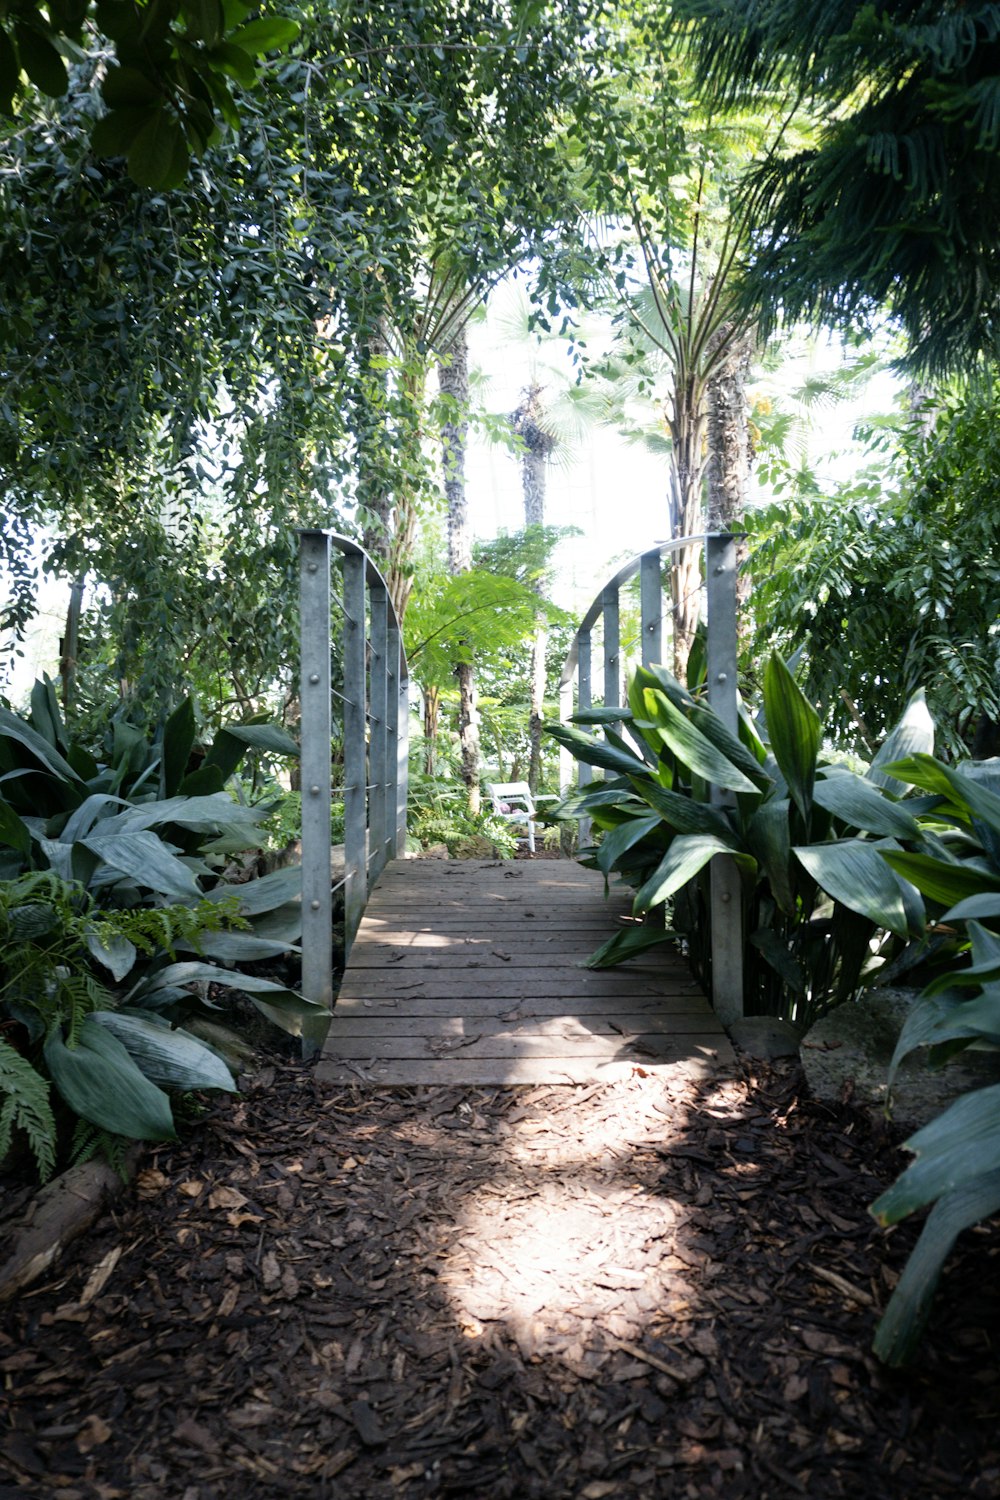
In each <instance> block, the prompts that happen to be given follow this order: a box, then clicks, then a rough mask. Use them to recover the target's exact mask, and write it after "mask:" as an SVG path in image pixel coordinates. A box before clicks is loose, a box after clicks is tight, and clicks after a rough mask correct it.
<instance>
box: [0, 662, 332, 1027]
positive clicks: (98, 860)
mask: <svg viewBox="0 0 1000 1500" xmlns="http://www.w3.org/2000/svg"><path fill="white" fill-rule="evenodd" d="M251 746H254V747H256V748H258V749H266V750H268V751H270V752H272V753H275V754H282V755H290V754H297V746H296V745H295V742H294V741H292V740H291V739H290V738H289V737H288V736H287V735H285V734H284V733H283V732H282V731H280V730H277V729H275V728H274V726H271V725H266V724H243V725H231V726H229V727H228V728H226V729H223V730H222V731H220V733H219V734H218V735H216V737H215V740H214V741H213V742H212V744H211V745H210V746H209V747H208V748H207V750H204V751H203V753H202V756H201V763H200V764H199V765H196V766H195V767H194V768H193V769H192V762H193V760H194V759H196V757H195V756H194V751H195V748H196V732H195V721H194V710H193V706H192V704H191V702H190V700H185V702H184V703H182V704H181V705H180V707H179V708H178V709H176V710H175V712H174V713H173V714H172V715H171V716H170V718H169V719H168V720H167V721H166V723H165V724H164V725H163V727H162V730H161V731H159V732H158V733H157V734H156V735H155V736H154V738H153V740H152V742H151V743H150V742H148V741H147V740H146V739H145V737H143V736H142V735H140V734H139V732H138V731H137V730H135V729H134V728H133V727H132V726H130V725H128V724H125V723H123V722H121V721H119V722H117V723H116V724H115V725H114V726H113V727H112V730H111V732H110V754H109V758H108V760H107V761H106V762H104V761H98V760H97V759H95V758H94V757H93V756H92V755H91V754H90V753H89V752H88V751H87V750H85V749H84V748H83V747H81V746H79V745H77V744H74V743H73V742H71V741H68V740H67V738H66V731H65V726H64V725H63V722H62V719H61V716H60V714H59V710H58V706H57V704H56V701H55V694H54V692H53V690H52V687H51V684H48V683H39V684H36V688H35V692H34V693H33V698H32V712H31V719H30V721H29V720H27V719H24V718H22V717H20V716H18V715H16V714H13V713H10V712H9V711H8V710H6V709H0V876H7V877H8V878H16V877H17V876H19V875H21V874H23V873H25V872H26V871H28V870H48V871H51V872H53V873H54V874H55V875H58V876H59V877H60V878H61V879H63V880H65V881H73V882H78V883H79V884H80V885H81V886H82V887H83V888H84V889H85V890H86V892H87V893H88V894H89V895H90V896H92V897H93V898H94V899H95V900H96V901H98V902H99V903H100V907H101V910H102V911H103V912H105V913H108V914H109V913H112V912H116V911H120V910H123V909H125V910H131V909H135V908H140V909H142V908H150V911H149V912H148V913H147V915H148V916H149V918H150V919H151V920H152V921H153V922H154V925H155V920H156V919H157V918H158V913H159V911H160V909H161V908H162V907H163V905H164V903H165V902H172V903H179V904H188V905H196V904H198V903H200V902H202V900H203V898H206V897H207V898H208V899H209V900H210V901H226V900H229V899H230V897H232V898H233V899H234V900H236V901H237V904H238V907H239V910H240V912H241V913H242V914H243V915H244V916H245V917H246V918H247V930H245V931H232V932H211V931H205V932H204V933H200V932H199V933H197V934H191V933H187V934H184V933H182V934H179V935H177V936H176V938H175V939H174V940H172V941H171V943H170V944H169V945H168V946H170V947H176V948H178V949H179V950H180V951H182V952H184V951H186V952H194V953H197V954H198V955H199V958H207V959H214V960H217V961H218V962H219V963H224V964H228V963H254V962H257V961H260V960H261V959H267V958H275V957H277V956H279V955H281V954H284V953H287V952H290V951H291V952H294V951H295V943H296V939H297V938H298V935H299V932H300V926H301V912H300V908H299V904H298V899H297V898H298V896H299V894H300V882H301V875H300V871H299V870H298V869H297V868H289V869H285V870H280V871H276V872H275V873H274V874H273V875H269V876H266V877H264V878H263V879H260V880H256V881H251V882H248V883H246V884H243V885H241V886H239V887H238V888H235V890H234V887H233V886H232V885H229V884H227V882H226V880H225V878H224V876H225V870H226V866H227V862H228V860H229V857H230V856H231V855H233V854H234V853H242V852H243V851H245V850H247V849H250V848H256V847H257V846H258V845H259V843H260V836H259V825H260V823H261V821H262V820H263V819H264V818H265V817H266V816H267V812H268V808H267V806H266V805H263V804H258V805H256V806H254V807H249V806H246V805H242V804H240V803H239V802H238V801H236V800H234V799H233V798H232V797H231V796H230V795H229V794H228V792H226V791H225V790H224V789H223V788H224V786H225V783H226V782H227V781H228V779H229V777H230V776H231V775H232V773H233V772H234V771H235V770H236V768H237V766H238V765H239V763H240V761H241V760H242V758H243V756H244V754H245V753H246V751H247V749H248V748H249V747H251ZM135 959H136V953H135V949H134V945H131V946H130V945H128V944H125V945H121V944H119V945H118V947H117V949H116V958H115V962H114V963H113V964H112V973H113V976H114V978H115V980H116V981H120V980H122V979H124V977H125V976H126V975H127V974H128V973H129V972H130V970H131V969H132V966H133V964H134V962H135ZM154 967H155V965H154ZM165 974H166V976H167V977H164V976H165ZM182 974H183V975H184V976H186V977H183V978H182V977H181V976H182ZM192 982H199V983H206V982H207V983H214V984H216V985H218V986H222V987H224V988H228V989H240V990H243V991H244V992H247V993H249V994H250V996H251V999H252V1000H253V1003H254V1004H255V1006H256V1007H257V1009H259V1010H260V1011H261V1012H262V1013H263V1014H265V1015H266V1016H267V1017H268V1018H269V1019H271V1020H274V1021H276V1022H277V1024H279V1025H280V1026H283V1027H284V1029H285V1030H288V1031H290V1032H292V1033H293V1034H298V1033H299V1031H300V1029H301V1022H302V1017H303V1015H304V1014H306V1013H307V1012H308V1011H310V1010H311V1009H312V1007H311V1005H310V1004H309V1002H307V1001H306V1000H304V999H303V998H302V997H301V996H299V995H296V994H295V993H294V992H293V991H291V990H289V989H288V987H287V986H285V985H282V984H279V983H277V982H275V981H273V980H269V979H263V978H259V977H256V976H249V975H245V974H243V975H240V974H234V973H233V971H232V970H229V969H225V968H219V967H217V966H214V965H213V964H210V963H204V962H193V961H192V962H187V963H181V964H175V965H172V966H170V967H169V968H168V969H167V970H164V969H163V966H162V963H161V965H160V968H159V969H158V970H157V972H156V973H155V975H154V974H147V975H145V976H144V978H143V981H142V988H141V989H140V991H139V993H140V994H141V995H143V996H147V995H150V994H152V993H154V992H155V993H156V994H157V995H158V999H157V1001H156V1006H157V1007H158V1008H162V1006H163V1005H165V1004H166V1003H167V999H168V996H167V994H166V993H163V992H164V990H165V989H166V990H168V991H169V992H170V994H169V998H170V1000H171V1001H172V1000H174V999H177V998H178V995H183V994H184V993H186V992H185V990H184V986H186V985H187V984H190V983H192ZM143 1003H147V1002H146V1000H145V999H144V1001H143ZM149 1003H150V1004H152V1002H149Z"/></svg>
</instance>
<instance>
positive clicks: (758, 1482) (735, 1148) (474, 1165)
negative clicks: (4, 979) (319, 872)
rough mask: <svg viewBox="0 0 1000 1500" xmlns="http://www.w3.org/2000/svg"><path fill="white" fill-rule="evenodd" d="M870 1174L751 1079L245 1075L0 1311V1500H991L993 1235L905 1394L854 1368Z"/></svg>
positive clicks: (995, 1486) (860, 1350)
mask: <svg viewBox="0 0 1000 1500" xmlns="http://www.w3.org/2000/svg"><path fill="white" fill-rule="evenodd" d="M897 1165H898V1157H897V1156H896V1154H895V1153H894V1151H893V1149H892V1147H891V1143H890V1142H889V1141H888V1140H887V1139H886V1138H885V1136H884V1134H880V1133H879V1129H878V1127H877V1125H876V1124H873V1123H872V1122H871V1121H869V1120H868V1119H867V1117H865V1116H864V1115H862V1114H860V1113H855V1112H852V1110H851V1109H850V1108H849V1107H848V1106H845V1107H843V1108H841V1109H839V1110H836V1111H830V1110H829V1109H821V1108H819V1107H818V1106H816V1105H814V1104H811V1103H810V1102H808V1101H806V1100H802V1099H801V1098H800V1096H799V1079H798V1076H797V1074H795V1073H793V1072H781V1071H772V1070H766V1069H763V1068H762V1067H761V1068H759V1069H758V1071H757V1072H756V1073H754V1074H753V1075H751V1074H750V1073H749V1072H747V1074H746V1075H745V1076H743V1077H737V1078H735V1079H733V1078H729V1079H728V1080H727V1079H720V1080H717V1081H714V1082H710V1083H704V1082H703V1083H701V1084H695V1083H691V1082H683V1081H681V1080H676V1081H667V1082H664V1081H662V1080H656V1079H653V1078H651V1077H649V1076H646V1075H644V1074H643V1070H642V1069H641V1068H637V1069H636V1071H635V1074H634V1075H633V1077H632V1078H631V1080H629V1081H628V1082H622V1083H619V1084H615V1085H610V1086H602V1087H596V1088H595V1087H591V1088H583V1087H581V1088H573V1087H559V1088H553V1087H543V1088H531V1089H524V1088H507V1089H496V1090H488V1089H460V1090H455V1089H440V1090H438V1089H424V1090H394V1091H390V1090H384V1091H378V1090H366V1089H362V1088H358V1089H356V1090H352V1089H344V1088H335V1087H329V1086H327V1087H324V1086H320V1085H318V1084H317V1083H316V1081H315V1079H314V1078H313V1076H312V1074H311V1072H310V1071H309V1070H308V1069H307V1068H304V1067H301V1066H298V1065H295V1064H281V1065H278V1066H275V1067H273V1068H268V1069H266V1070H265V1072H264V1074H263V1075H262V1076H261V1077H260V1078H258V1079H257V1081H256V1082H255V1083H254V1084H253V1085H252V1086H250V1087H249V1088H248V1090H247V1092H246V1093H245V1094H244V1096H243V1097H242V1098H240V1099H237V1100H230V1101H224V1102H221V1103H218V1104H213V1105H212V1106H211V1110H210V1113H209V1114H208V1116H207V1118H206V1120H205V1121H203V1122H202V1124H201V1126H200V1127H199V1129H198V1130H197V1131H193V1132H192V1133H191V1135H190V1138H189V1139H188V1140H186V1141H185V1142H184V1143H183V1144H180V1145H176V1146H171V1147H169V1148H164V1149H161V1150H158V1151H156V1152H153V1153H151V1154H150V1155H149V1156H148V1157H147V1159H146V1163H145V1166H144V1168H143V1170H142V1172H141V1175H140V1177H139V1179H138V1183H137V1189H136V1192H135V1193H134V1194H133V1195H132V1198H131V1199H130V1200H129V1201H127V1202H126V1205H125V1206H124V1207H123V1208H121V1209H120V1210H119V1212H118V1213H117V1215H115V1216H114V1217H112V1218H108V1219H107V1220H105V1221H104V1222H103V1224H102V1225H101V1226H100V1227H99V1229H98V1230H97V1231H96V1232H94V1233H93V1235H92V1236H91V1237H90V1239H89V1240H88V1241H87V1242H86V1244H85V1246H84V1248H83V1249H82V1250H80V1251H79V1252H78V1254H77V1258H76V1261H75V1263H74V1264H73V1265H72V1266H70V1267H68V1268H66V1269H65V1270H64V1272H63V1274H61V1275H60V1277H59V1279H58V1280H54V1281H52V1282H50V1283H49V1284H48V1285H46V1286H43V1287H41V1288H39V1289H36V1290H35V1291H33V1292H31V1293H30V1294H26V1295H24V1296H23V1297H22V1298H21V1300H20V1301H19V1303H18V1304H17V1305H16V1306H15V1307H14V1308H13V1309H9V1310H8V1311H7V1313H6V1315H5V1321H4V1323H3V1324H2V1325H0V1369H2V1371H3V1375H4V1387H5V1397H6V1402H7V1412H6V1415H5V1417H4V1420H3V1426H2V1442H0V1497H2V1500H9V1497H11V1496H14V1495H17V1496H29V1497H31V1496H44V1497H46V1500H49V1497H61V1500H78V1497H86V1500H91V1497H98V1500H117V1497H123V1500H124V1497H128V1500H154V1497H155V1500H174V1497H176V1500H223V1497H225V1500H229V1497H231V1496H233V1495H238V1496H239V1497H240V1500H256V1497H261V1500H263V1497H276V1496H303V1497H305V1496H308V1497H315V1500H323V1497H330V1500H333V1497H337V1500H354V1497H357V1500H361V1497H365V1500H382V1497H399V1500H423V1497H431V1496H466V1497H471V1500H494V1497H495V1500H508V1497H509V1500H520V1497H535V1496H537V1497H544V1500H553V1497H564V1496H565V1497H568V1496H573V1497H575V1500H603V1497H616V1500H617V1497H623V1500H630V1497H636V1500H638V1497H644V1500H645V1497H649V1496H675V1495H676V1496H685V1497H691V1500H700V1497H703V1496H715V1495H723V1496H725V1497H740V1496H754V1497H785V1496H798V1495H809V1496H822V1497H838V1496H848V1495H850V1496H852V1497H865V1500H879V1497H887V1496H900V1497H903V1496H905V1497H907V1500H909V1497H914V1496H917V1497H932V1496H933V1497H935V1500H938V1497H942V1496H951V1495H955V1496H958V1495H962V1496H982V1497H986V1496H996V1495H997V1494H1000V1428H998V1423H997V1416H998V1397H1000V1372H998V1363H997V1333H998V1328H1000V1320H998V1310H1000V1298H998V1293H997V1287H996V1276H995V1272H996V1267H997V1265H998V1263H1000V1262H998V1260H997V1255H998V1252H1000V1235H998V1234H997V1232H996V1231H995V1230H993V1229H989V1230H980V1231H978V1232H973V1233H971V1234H969V1235H968V1236H967V1237H966V1239H965V1241H964V1242H963V1245H962V1247H961V1248H960V1250H959V1252H958V1254H957V1255H956V1257H955V1259H954V1261H953V1263H952V1265H951V1268H950V1270H949V1272H948V1274H947V1276H946V1279H945V1284H944V1288H943V1294H942V1296H941V1298H940V1300H939V1303H938V1308H937V1313H936V1316H935V1321H934V1324H933V1326H932V1329H931V1333H930V1335H929V1336H928V1338H927V1340H926V1342H925V1345H924V1348H923V1350H922V1354H921V1358H920V1360H919V1362H918V1365H917V1367H916V1368H914V1369H913V1370H911V1371H910V1372H908V1373H906V1374H890V1373H887V1372H885V1371H883V1370H882V1369H880V1368H879V1366H878V1365H877V1364H876V1362H875V1361H874V1359H873V1358H872V1356H871V1354H870V1353H869V1345H870V1341H871V1336H872V1330H873V1327H874V1322H875V1319H876V1316H877V1309H878V1308H879V1307H881V1306H883V1305H884V1303H885V1300H886V1298H887V1295H888V1292H889V1289H890V1288H891V1286H892V1284H893V1282H894V1280H895V1278H896V1276H897V1275H898V1272H899V1269H900V1266H901V1265H902V1263H903V1259H904V1257H905V1252H906V1249H907V1247H908V1245H909V1244H910V1243H911V1242H912V1238H913V1234H912V1231H911V1230H910V1229H909V1228H906V1229H905V1230H901V1231H897V1232H896V1233H895V1234H893V1235H891V1236H889V1237H888V1238H887V1237H886V1236H884V1235H883V1234H882V1233H881V1232H880V1231H878V1230H877V1229H876V1228H875V1226H874V1225H873V1224H872V1221H871V1220H870V1219H869V1217H868V1216H867V1214H866V1211H865V1210H866V1205H867V1204H868V1203H869V1202H870V1201H871V1200H872V1199H873V1198H874V1197H875V1196H876V1194H877V1193H878V1191H879V1189H880V1188H881V1186H882V1185H883V1184H885V1183H886V1182H888V1181H889V1180H890V1179H891V1177H892V1176H893V1175H894V1172H895V1170H896V1167H897ZM4 1470H6V1472H5V1473H4Z"/></svg>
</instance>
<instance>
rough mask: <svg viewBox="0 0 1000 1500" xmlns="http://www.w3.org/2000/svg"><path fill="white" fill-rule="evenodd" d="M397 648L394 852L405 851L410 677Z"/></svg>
mask: <svg viewBox="0 0 1000 1500" xmlns="http://www.w3.org/2000/svg"><path fill="white" fill-rule="evenodd" d="M405 662H406V658H405V657H404V655H403V649H402V646H400V649H399V695H398V702H399V710H398V717H397V730H396V853H397V854H398V855H399V854H405V853H406V807H407V802H408V800H409V795H410V679H409V677H408V676H407V673H406V670H405Z"/></svg>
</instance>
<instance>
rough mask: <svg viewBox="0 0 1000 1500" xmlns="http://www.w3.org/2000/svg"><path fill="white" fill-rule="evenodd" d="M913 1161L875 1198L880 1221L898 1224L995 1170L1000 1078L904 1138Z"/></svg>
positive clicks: (999, 1135) (998, 1148)
mask: <svg viewBox="0 0 1000 1500" xmlns="http://www.w3.org/2000/svg"><path fill="white" fill-rule="evenodd" d="M903 1144H904V1145H905V1146H906V1148H907V1150H909V1151H913V1152H914V1153H915V1155H916V1160H915V1161H913V1162H911V1163H910V1165H909V1166H908V1167H907V1168H906V1170H905V1172H903V1173H902V1174H901V1175H900V1176H899V1177H897V1179H896V1181H895V1182H894V1183H893V1185H892V1187H890V1188H889V1189H888V1190H887V1191H886V1192H884V1193H883V1194H882V1196H881V1197H880V1198H877V1199H876V1200H875V1202H874V1203H873V1204H872V1206H871V1209H870V1210H869V1212H870V1213H872V1214H873V1215H874V1217H875V1218H876V1219H877V1220H878V1222H879V1223H880V1224H896V1223H898V1222H899V1220H900V1219H905V1218H906V1216H907V1214H911V1213H913V1212H914V1210H915V1209H918V1208H923V1207H924V1206H925V1205H926V1204H928V1203H932V1202H933V1201H934V1199H935V1198H940V1197H941V1196H942V1195H943V1194H944V1193H950V1192H953V1191H954V1189H956V1188H959V1187H963V1186H964V1185H966V1184H967V1183H971V1182H973V1181H975V1179H977V1178H979V1177H981V1176H983V1174H985V1173H986V1172H992V1171H994V1170H996V1166H997V1156H998V1151H1000V1083H995V1084H992V1085H991V1086H990V1087H989V1088H985V1089H974V1090H973V1091H972V1092H971V1093H968V1094H965V1095H963V1097H962V1098H961V1099H956V1101H955V1103H954V1104H952V1105H951V1106H950V1107H949V1108H948V1109H946V1110H945V1111H944V1113H943V1114H941V1115H939V1116H938V1117H937V1119H935V1120H932V1121H931V1122H930V1124H929V1125H925V1126H924V1127H923V1129H922V1130H918V1131H917V1133H916V1135H913V1136H911V1137H910V1139H909V1140H908V1141H904V1143H903Z"/></svg>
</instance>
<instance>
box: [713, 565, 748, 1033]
mask: <svg viewBox="0 0 1000 1500" xmlns="http://www.w3.org/2000/svg"><path fill="white" fill-rule="evenodd" d="M705 573H706V581H707V591H708V642H707V658H708V701H709V706H710V707H711V708H713V709H714V710H715V712H716V713H717V714H718V716H719V718H720V719H721V720H722V722H723V723H724V724H725V726H726V728H727V729H728V730H729V731H730V732H731V733H732V734H736V733H737V731H738V727H739V715H738V707H737V691H736V655H737V639H736V539H735V537H732V536H726V535H709V536H707V537H706V538H705ZM713 801H715V802H717V803H718V804H719V805H720V806H726V805H727V803H729V804H731V802H732V794H731V793H729V792H724V791H721V790H720V789H718V788H716V789H714V790H713ZM711 900H712V1003H713V1005H714V1006H715V1010H716V1013H717V1014H718V1016H719V1019H720V1020H721V1021H723V1022H725V1023H727V1024H728V1023H730V1022H732V1021H736V1020H738V1019H739V1017H740V1016H742V1014H743V900H742V890H741V886H740V877H739V871H738V870H737V868H736V865H735V862H734V861H733V860H732V859H731V858H730V857H729V856H728V855H717V856H716V857H715V858H714V859H713V860H712V865H711Z"/></svg>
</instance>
